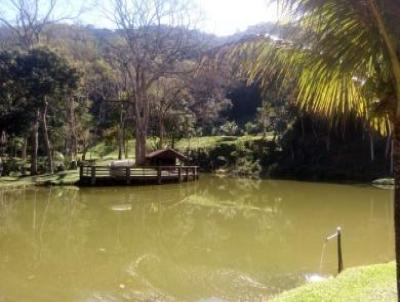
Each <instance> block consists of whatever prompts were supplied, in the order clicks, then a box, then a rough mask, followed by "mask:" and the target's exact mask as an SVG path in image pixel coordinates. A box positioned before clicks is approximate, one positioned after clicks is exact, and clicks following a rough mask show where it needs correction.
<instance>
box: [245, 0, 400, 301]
mask: <svg viewBox="0 0 400 302" xmlns="http://www.w3.org/2000/svg"><path fill="white" fill-rule="evenodd" d="M277 1H278V3H279V6H280V8H281V9H282V11H284V12H286V13H289V15H290V16H292V17H293V23H294V24H295V25H296V27H297V29H298V30H296V33H295V34H294V35H292V36H291V37H290V38H286V39H285V40H283V41H282V40H281V41H272V40H271V39H268V38H265V37H261V38H257V39H256V40H253V41H250V42H247V43H245V46H244V47H243V46H242V47H239V48H238V49H240V50H241V51H242V50H243V49H244V50H245V51H246V54H247V55H248V54H249V51H250V53H251V58H252V59H251V60H248V61H246V62H245V67H246V69H247V70H248V71H249V74H250V77H251V79H253V80H254V79H257V80H258V81H259V82H261V84H262V85H265V86H266V85H267V83H268V75H270V74H271V73H272V72H274V73H276V72H277V71H278V72H279V76H280V77H281V79H282V80H283V81H289V82H291V83H293V82H294V83H295V86H296V99H297V101H298V102H299V104H300V105H301V107H302V108H303V109H305V110H308V111H311V112H314V113H316V114H320V115H324V116H326V117H329V118H330V119H332V118H333V117H334V116H342V117H343V116H344V115H346V114H349V115H353V116H354V115H356V116H357V117H359V118H363V119H365V120H366V121H367V122H368V123H369V124H370V125H371V126H373V127H374V128H375V129H376V128H378V129H384V128H387V126H388V125H387V124H388V123H390V125H389V126H388V127H390V128H391V129H392V131H393V132H394V133H393V136H392V137H393V145H394V175H395V199H394V221H395V237H396V238H395V242H396V243H395V245H396V259H397V287H398V292H399V293H400V21H399V20H400V1H399V0H351V1H350V0H277ZM241 57H242V58H243V53H241ZM399 301H400V299H399Z"/></svg>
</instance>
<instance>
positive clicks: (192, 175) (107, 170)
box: [79, 165, 199, 185]
mask: <svg viewBox="0 0 400 302" xmlns="http://www.w3.org/2000/svg"><path fill="white" fill-rule="evenodd" d="M198 176H199V175H198V167H197V166H160V167H113V166H95V165H82V166H80V171H79V177H80V180H81V181H83V180H90V183H91V184H92V185H95V184H96V181H97V180H99V179H115V180H119V181H121V180H125V181H126V183H127V184H131V183H132V182H134V181H135V180H141V181H146V180H148V181H153V182H154V181H156V182H157V183H159V184H161V183H162V181H163V180H169V181H170V180H176V181H179V182H182V181H189V180H196V179H198Z"/></svg>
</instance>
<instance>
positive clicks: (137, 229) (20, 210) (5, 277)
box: [0, 177, 394, 301]
mask: <svg viewBox="0 0 400 302" xmlns="http://www.w3.org/2000/svg"><path fill="white" fill-rule="evenodd" d="M392 211H393V209H392V203H391V193H390V192H388V191H382V190H378V189H374V188H371V187H357V186H341V185H327V184H312V183H297V182H282V181H253V180H233V179H229V178H217V177H203V178H202V180H201V181H200V182H198V183H188V184H182V185H167V186H155V187H144V188H139V187H133V188H127V187H121V188H104V189H98V188H97V189H92V188H86V189H76V188H68V189H67V188H49V189H39V188H33V189H26V190H13V191H0V293H1V294H0V300H1V298H2V297H1V295H3V296H4V298H5V299H9V300H15V301H25V300H29V301H54V299H55V297H57V300H60V301H126V300H128V301H267V300H268V298H269V297H271V296H273V295H275V294H276V293H278V292H280V291H282V290H285V289H288V288H291V287H294V286H296V285H299V284H301V283H304V282H305V281H306V279H307V278H310V276H314V274H318V273H319V267H320V257H321V255H320V253H321V245H322V241H323V238H325V237H326V235H328V234H329V233H331V231H332V229H334V228H335V227H336V226H338V225H340V226H342V228H343V234H344V235H343V236H344V238H343V248H344V257H345V265H346V266H355V265H361V264H369V263H378V262H385V261H390V260H392V259H393V256H394V253H393V239H392V237H393V233H392V213H393V212H392ZM335 257H336V254H335V246H334V245H332V246H328V247H327V250H326V255H325V261H324V266H323V269H322V272H321V274H322V275H331V274H334V273H335V270H336V258H335Z"/></svg>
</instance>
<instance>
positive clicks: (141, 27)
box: [113, 0, 198, 165]
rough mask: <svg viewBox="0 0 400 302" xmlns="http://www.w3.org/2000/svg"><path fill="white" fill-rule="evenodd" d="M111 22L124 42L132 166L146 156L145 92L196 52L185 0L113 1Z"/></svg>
mask: <svg viewBox="0 0 400 302" xmlns="http://www.w3.org/2000/svg"><path fill="white" fill-rule="evenodd" d="M113 3H114V11H113V20H114V22H115V24H116V26H117V27H118V29H119V31H118V32H119V33H120V34H121V36H122V37H123V39H124V41H125V47H126V48H127V49H128V50H129V51H128V52H126V55H127V60H126V62H127V63H128V68H127V71H128V73H129V77H130V83H131V86H132V88H133V91H134V94H133V100H132V102H133V103H134V108H135V110H134V111H135V136H136V147H135V151H136V152H135V155H136V164H137V165H142V164H144V162H145V156H146V136H147V132H148V125H149V106H150V99H149V90H150V89H151V86H152V85H153V83H155V82H156V81H157V80H159V79H160V78H161V77H164V76H171V75H173V74H177V73H181V72H182V70H180V69H178V70H177V68H176V64H177V62H178V61H180V60H182V59H184V58H186V57H187V56H188V55H189V54H190V53H191V52H193V51H194V49H196V48H197V47H198V46H197V43H195V42H194V41H193V39H192V37H193V31H192V29H193V26H194V25H195V24H194V23H193V18H192V17H193V12H192V11H191V8H192V7H191V1H189V0H150V1H149V0H113Z"/></svg>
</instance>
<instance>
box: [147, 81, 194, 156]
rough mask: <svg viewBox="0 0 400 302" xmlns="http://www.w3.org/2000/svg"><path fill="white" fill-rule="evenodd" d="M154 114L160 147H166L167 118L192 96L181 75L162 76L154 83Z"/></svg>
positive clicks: (152, 95)
mask: <svg viewBox="0 0 400 302" xmlns="http://www.w3.org/2000/svg"><path fill="white" fill-rule="evenodd" d="M150 95H151V98H152V102H151V103H152V108H153V112H152V113H153V114H154V115H155V116H156V118H157V122H158V135H159V143H158V145H159V148H161V149H162V148H164V138H165V123H166V119H167V118H168V117H169V116H171V115H174V114H176V113H177V112H175V111H177V109H178V108H184V107H185V106H184V104H183V103H189V101H190V100H191V98H192V96H191V94H190V91H189V89H188V85H187V84H186V83H185V81H184V80H183V79H181V78H179V77H173V78H160V79H159V80H158V81H157V82H155V83H154V84H153V85H152V89H151V92H150Z"/></svg>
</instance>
